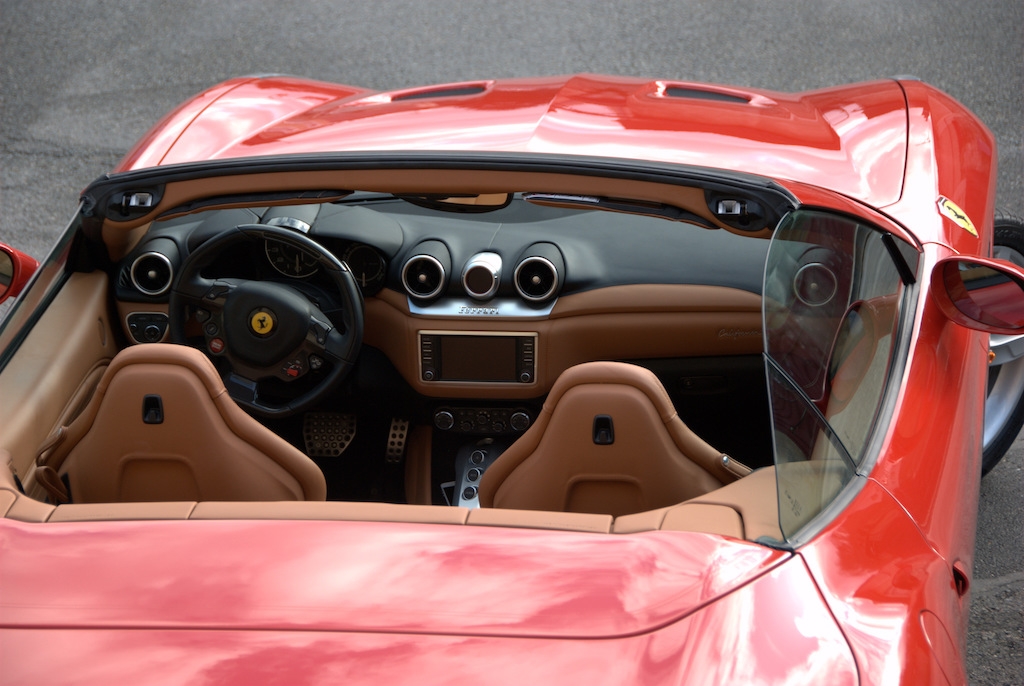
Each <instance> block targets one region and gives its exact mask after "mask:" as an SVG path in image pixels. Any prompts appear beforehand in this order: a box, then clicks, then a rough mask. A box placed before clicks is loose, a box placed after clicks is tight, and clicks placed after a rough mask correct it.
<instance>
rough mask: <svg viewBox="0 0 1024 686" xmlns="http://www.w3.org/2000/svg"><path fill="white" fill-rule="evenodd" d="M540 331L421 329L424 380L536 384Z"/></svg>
mask: <svg viewBox="0 0 1024 686" xmlns="http://www.w3.org/2000/svg"><path fill="white" fill-rule="evenodd" d="M535 341H536V334H517V333H509V334H505V333H501V334H490V335H488V334H471V333H466V334H463V333H452V332H440V331H421V332H420V364H421V370H420V373H421V378H422V379H423V380H424V381H463V382H476V383H532V382H533V366H534V349H535V348H534V346H535Z"/></svg>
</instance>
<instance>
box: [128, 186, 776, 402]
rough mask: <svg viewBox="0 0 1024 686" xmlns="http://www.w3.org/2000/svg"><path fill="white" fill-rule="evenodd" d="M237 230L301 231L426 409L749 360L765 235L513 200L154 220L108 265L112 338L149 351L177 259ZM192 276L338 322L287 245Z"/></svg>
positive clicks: (327, 298) (159, 329)
mask: <svg viewBox="0 0 1024 686" xmlns="http://www.w3.org/2000/svg"><path fill="white" fill-rule="evenodd" d="M254 224H261V225H267V226H274V227H280V228H282V229H286V230H288V231H292V232H295V233H296V234H299V235H302V236H304V237H306V238H308V239H310V240H312V241H314V242H315V243H316V244H317V245H319V246H321V247H322V248H324V249H325V250H326V251H328V252H329V253H330V254H331V255H333V256H335V257H336V258H337V259H338V260H339V261H341V262H344V263H345V264H346V265H347V267H348V268H349V270H350V271H351V272H352V275H353V277H354V278H355V281H356V283H357V285H358V288H359V291H360V293H361V295H362V298H363V304H364V307H365V319H366V324H365V332H364V343H365V344H366V345H368V346H372V347H374V348H376V349H377V350H379V351H381V352H382V353H383V355H384V356H385V357H386V358H387V360H388V361H389V363H390V364H391V365H392V366H393V367H394V369H395V370H396V371H397V372H398V373H399V375H400V376H401V377H402V378H403V380H404V382H405V383H406V384H408V385H409V387H410V388H411V389H412V390H413V391H415V392H416V393H418V394H420V395H423V396H426V397H435V398H460V397H461V398H501V399H518V398H537V397H541V396H543V395H544V393H546V391H547V389H548V388H550V385H551V384H552V383H553V382H554V379H555V378H557V375H558V374H559V373H560V372H561V371H562V370H564V369H565V368H567V367H568V366H571V365H572V364H576V363H579V362H583V361H587V360H590V359H661V358H689V357H702V356H714V355H743V354H758V353H759V352H760V346H761V337H760V328H761V322H760V295H759V294H760V289H761V280H762V270H763V264H764V257H765V254H766V251H767V245H768V241H767V240H764V239H763V238H757V237H747V236H742V235H737V234H735V233H730V232H727V231H723V230H714V229H708V228H706V227H703V226H699V225H695V224H694V223H690V222H687V221H669V220H666V219H663V218H659V217H651V216H644V215H637V214H630V213H625V212H613V211H605V210H596V209H590V208H580V207H575V206H556V205H552V204H551V203H543V204H540V203H536V202H531V201H530V199H529V198H528V197H524V196H521V195H516V196H514V197H512V196H510V200H509V202H508V203H507V204H506V205H503V206H500V207H497V208H491V209H488V210H487V211H479V210H476V211H462V210H459V211H451V209H450V208H444V209H441V208H439V207H438V206H431V205H426V206H425V205H424V203H423V202H410V201H409V200H408V199H403V198H401V197H395V196H390V195H384V194H373V193H354V194H352V195H350V196H347V197H346V198H345V199H344V200H343V201H340V202H332V203H323V204H308V205H285V206H268V207H235V208H228V209H216V210H207V211H204V212H199V213H194V214H187V215H183V216H179V217H172V218H168V219H164V220H160V221H157V222H154V223H153V224H152V225H151V226H150V227H149V230H148V231H147V233H146V235H145V237H144V239H143V240H142V241H141V242H140V243H139V245H137V246H136V247H135V249H134V250H133V251H132V252H131V253H130V254H129V255H127V256H126V257H125V258H124V259H123V260H122V261H121V263H120V265H119V273H118V279H117V286H116V300H117V305H118V309H119V313H120V316H121V320H122V322H123V325H124V330H125V334H126V335H127V337H128V339H129V341H130V342H132V343H146V342H154V341H160V340H166V339H167V338H168V326H167V317H168V303H169V299H170V298H169V294H170V291H171V288H172V286H173V284H174V281H175V277H176V276H177V274H179V273H180V270H181V267H182V264H183V263H184V262H185V261H186V260H187V259H188V257H189V255H190V254H192V253H194V252H195V251H196V249H197V248H198V247H199V246H201V245H203V244H204V243H206V242H207V241H209V240H211V239H213V238H215V237H217V236H220V235H222V234H224V233H226V232H231V231H233V230H235V227H238V226H244V225H254ZM723 254H727V255H729V256H730V260H728V261H723V260H721V259H720V256H721V255H723ZM203 274H204V275H205V276H207V277H209V278H220V277H230V278H235V279H246V280H258V281H269V282H278V283H284V284H287V285H289V287H291V288H294V289H295V290H297V291H298V292H300V293H302V294H303V295H304V296H305V297H306V298H308V299H310V300H311V301H312V302H314V303H316V305H317V306H318V307H320V308H321V309H322V310H323V311H324V312H325V313H326V314H328V316H330V317H331V318H332V320H333V321H334V323H335V325H336V326H340V325H341V324H340V322H341V319H340V317H337V316H335V315H336V313H337V312H338V310H339V308H340V307H341V305H340V300H338V299H337V297H336V293H334V292H333V289H334V287H333V286H332V283H331V280H330V278H329V277H328V275H326V274H324V273H323V269H321V267H320V266H318V263H317V260H316V258H315V256H314V255H312V254H310V253H309V252H307V251H305V250H303V249H302V248H300V247H297V246H296V245H295V244H293V243H291V242H286V241H280V240H275V239H271V238H268V239H265V240H259V241H256V240H253V241H247V242H243V243H242V244H240V245H238V244H236V245H234V246H233V247H232V249H231V250H229V251H225V252H224V253H222V254H220V255H218V256H217V257H216V258H215V259H214V260H212V261H211V262H210V263H209V264H207V265H204V267H203ZM207 352H208V354H210V353H212V354H213V355H214V356H215V354H216V353H213V352H212V351H209V350H208V351H207Z"/></svg>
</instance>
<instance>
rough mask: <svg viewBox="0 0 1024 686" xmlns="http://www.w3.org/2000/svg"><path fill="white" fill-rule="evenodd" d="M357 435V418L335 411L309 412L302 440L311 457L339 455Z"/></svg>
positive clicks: (303, 427) (304, 420)
mask: <svg viewBox="0 0 1024 686" xmlns="http://www.w3.org/2000/svg"><path fill="white" fill-rule="evenodd" d="M355 437H356V418H355V416H354V415H350V414H337V413H335V412H307V413H306V416H305V417H304V418H303V420H302V440H303V442H304V443H305V444H306V454H307V455H309V456H310V457H338V456H339V455H341V454H342V453H343V452H345V449H346V448H348V446H349V445H350V444H351V443H352V439H353V438H355Z"/></svg>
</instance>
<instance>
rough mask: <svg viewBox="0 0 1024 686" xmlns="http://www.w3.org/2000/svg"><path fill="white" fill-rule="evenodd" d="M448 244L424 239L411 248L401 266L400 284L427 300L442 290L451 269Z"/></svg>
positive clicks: (409, 291) (417, 296) (415, 296)
mask: <svg viewBox="0 0 1024 686" xmlns="http://www.w3.org/2000/svg"><path fill="white" fill-rule="evenodd" d="M451 263H452V260H451V255H450V254H449V252H448V246H446V245H445V244H444V243H442V242H440V241H424V242H423V243H420V244H419V245H418V246H416V248H415V249H414V250H413V253H412V257H410V258H409V259H407V260H406V261H405V264H404V265H403V266H402V285H403V286H405V291H406V293H408V294H409V295H410V296H412V297H413V298H416V299H418V300H429V299H430V298H434V297H437V296H438V295H440V294H441V292H442V291H444V288H445V285H446V282H447V279H448V272H449V271H450V270H451Z"/></svg>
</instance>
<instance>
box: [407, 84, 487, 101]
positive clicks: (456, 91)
mask: <svg viewBox="0 0 1024 686" xmlns="http://www.w3.org/2000/svg"><path fill="white" fill-rule="evenodd" d="M485 90H487V89H486V88H485V87H484V86H481V85H479V84H474V85H469V86H452V87H450V88H434V89H428V90H422V91H413V92H412V93H402V94H401V95H396V96H394V97H392V98H391V102H401V101H402V100H427V99H433V98H454V97H457V96H460V95H480V94H481V93H483V92H484V91H485Z"/></svg>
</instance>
